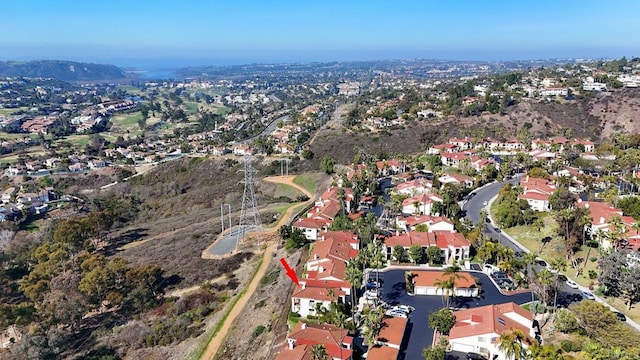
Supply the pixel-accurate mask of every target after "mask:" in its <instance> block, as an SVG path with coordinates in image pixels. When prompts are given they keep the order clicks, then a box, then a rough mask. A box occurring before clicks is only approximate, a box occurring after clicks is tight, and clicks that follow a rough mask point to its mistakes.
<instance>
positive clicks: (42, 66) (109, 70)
mask: <svg viewBox="0 0 640 360" xmlns="http://www.w3.org/2000/svg"><path fill="white" fill-rule="evenodd" d="M0 76H6V77H31V78H53V79H57V80H63V81H100V80H105V81H106V80H119V79H124V78H126V77H127V75H126V73H125V72H124V71H123V70H122V69H120V68H119V67H117V66H115V65H111V64H96V63H85V62H77V61H67V60H31V61H0Z"/></svg>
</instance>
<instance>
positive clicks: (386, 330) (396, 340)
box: [376, 316, 409, 347]
mask: <svg viewBox="0 0 640 360" xmlns="http://www.w3.org/2000/svg"><path fill="white" fill-rule="evenodd" d="M408 322H409V320H408V319H403V318H401V317H391V316H385V317H384V318H383V319H382V329H381V330H380V334H378V337H377V338H376V341H378V342H383V343H387V344H393V345H397V346H398V347H399V346H400V344H402V338H404V331H405V329H406V327H407V323H408Z"/></svg>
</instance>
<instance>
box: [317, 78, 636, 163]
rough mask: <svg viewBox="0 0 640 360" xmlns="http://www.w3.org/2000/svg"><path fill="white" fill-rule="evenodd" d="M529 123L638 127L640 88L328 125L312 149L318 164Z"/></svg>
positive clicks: (564, 130) (584, 128) (602, 129)
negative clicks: (471, 111)
mask: <svg viewBox="0 0 640 360" xmlns="http://www.w3.org/2000/svg"><path fill="white" fill-rule="evenodd" d="M525 123H529V124H531V129H530V133H531V134H532V135H533V136H534V137H538V136H540V137H547V136H557V135H565V136H570V137H577V138H589V139H592V140H594V141H599V140H603V139H606V138H609V137H611V136H612V135H613V134H615V133H622V132H624V133H637V132H640V89H622V90H619V91H616V92H613V93H589V94H586V95H585V96H584V97H578V98H576V99H575V100H571V101H567V100H549V101H540V102H521V103H519V104H517V105H515V106H513V107H510V108H509V109H508V112H507V113H506V114H504V115H498V114H488V113H487V114H483V115H480V116H469V117H458V116H450V117H446V118H444V119H426V120H423V121H415V122H413V123H409V124H407V125H406V126H405V127H404V128H403V129H398V130H391V131H380V132H375V133H372V132H370V131H352V130H346V129H335V128H326V129H323V130H320V132H319V133H318V135H317V136H316V137H315V138H314V142H313V144H312V145H311V150H312V151H313V152H314V154H315V158H314V159H313V162H314V163H315V165H316V166H317V165H318V164H319V162H320V160H321V159H322V157H323V156H332V157H334V158H335V159H336V160H337V161H338V163H347V162H350V161H351V159H353V155H354V154H355V153H356V152H358V151H359V150H364V151H366V152H369V153H374V154H375V153H378V152H387V153H393V152H402V153H416V152H419V151H422V150H423V149H424V146H425V143H434V142H436V143H437V142H442V141H445V140H446V139H447V138H448V137H451V136H459V135H465V134H473V135H482V136H491V137H511V136H515V135H516V134H517V132H518V131H519V130H520V129H522V127H523V126H524V125H525Z"/></svg>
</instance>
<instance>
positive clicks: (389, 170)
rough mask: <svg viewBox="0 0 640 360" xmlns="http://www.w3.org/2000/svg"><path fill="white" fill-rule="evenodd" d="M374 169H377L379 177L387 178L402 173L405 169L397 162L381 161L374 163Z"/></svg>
mask: <svg viewBox="0 0 640 360" xmlns="http://www.w3.org/2000/svg"><path fill="white" fill-rule="evenodd" d="M376 168H377V169H378V174H379V175H381V176H388V175H391V174H397V173H399V172H403V171H404V169H405V165H404V164H402V163H400V162H399V161H398V160H383V161H376Z"/></svg>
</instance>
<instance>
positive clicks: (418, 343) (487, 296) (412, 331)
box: [380, 270, 531, 360]
mask: <svg viewBox="0 0 640 360" xmlns="http://www.w3.org/2000/svg"><path fill="white" fill-rule="evenodd" d="M404 273H405V270H389V271H386V272H381V273H380V279H381V280H382V281H383V283H382V288H381V291H380V297H381V299H382V300H384V301H385V302H388V303H390V304H405V305H411V306H413V307H415V308H416V310H415V311H414V312H413V313H411V314H410V315H409V323H408V325H407V332H406V334H405V340H404V343H405V344H406V348H405V350H404V352H403V353H402V354H401V357H400V358H401V359H406V360H411V359H422V349H424V348H426V347H430V346H431V344H432V342H433V330H432V329H431V328H430V327H429V326H428V323H427V319H428V317H429V314H431V313H432V312H435V311H437V310H439V309H441V308H442V307H444V304H443V302H442V296H428V295H415V296H409V295H408V294H407V290H406V288H405V283H404ZM471 274H472V275H473V276H474V277H476V278H477V279H478V280H479V281H478V284H479V285H480V286H481V289H482V292H481V294H480V298H456V299H452V301H451V306H452V307H456V308H474V307H478V306H484V305H490V304H501V303H505V302H509V301H513V302H515V303H516V304H524V303H527V302H530V301H531V293H529V292H527V293H521V294H516V295H503V294H501V293H500V292H499V291H498V289H496V287H495V285H494V284H493V283H492V282H491V280H489V277H488V276H487V275H485V274H483V273H480V272H472V273H471Z"/></svg>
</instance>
